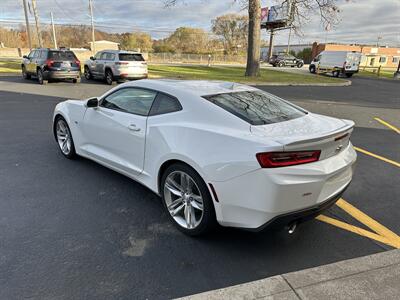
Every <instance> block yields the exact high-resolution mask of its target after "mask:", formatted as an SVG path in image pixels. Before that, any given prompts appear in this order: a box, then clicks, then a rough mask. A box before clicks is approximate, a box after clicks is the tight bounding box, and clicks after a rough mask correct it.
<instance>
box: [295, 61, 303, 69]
mask: <svg viewBox="0 0 400 300" xmlns="http://www.w3.org/2000/svg"><path fill="white" fill-rule="evenodd" d="M296 66H297V67H298V68H299V69H300V68H302V67H303V66H304V63H302V62H299V63H297V65H296Z"/></svg>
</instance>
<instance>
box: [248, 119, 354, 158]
mask: <svg viewBox="0 0 400 300" xmlns="http://www.w3.org/2000/svg"><path fill="white" fill-rule="evenodd" d="M353 127H354V122H353V121H350V120H341V119H336V118H331V117H327V116H322V115H318V114H312V113H308V114H307V115H305V116H303V117H300V118H296V119H292V120H289V121H284V122H279V123H273V124H266V125H251V126H250V131H251V132H252V133H253V134H255V135H258V136H262V137H265V138H268V139H272V140H273V141H275V142H277V143H280V144H282V146H283V149H284V151H305V150H320V151H321V155H320V160H322V159H326V158H329V157H332V156H334V155H336V154H338V153H339V152H340V151H341V150H342V149H344V148H346V146H347V145H348V144H349V141H350V135H351V132H352V131H353Z"/></svg>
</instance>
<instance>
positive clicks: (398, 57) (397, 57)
mask: <svg viewBox="0 0 400 300" xmlns="http://www.w3.org/2000/svg"><path fill="white" fill-rule="evenodd" d="M399 61H400V56H393V58H392V63H394V64H398V63H399Z"/></svg>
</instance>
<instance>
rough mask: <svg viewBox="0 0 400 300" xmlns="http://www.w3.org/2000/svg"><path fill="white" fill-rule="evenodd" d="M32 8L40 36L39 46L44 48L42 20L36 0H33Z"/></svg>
mask: <svg viewBox="0 0 400 300" xmlns="http://www.w3.org/2000/svg"><path fill="white" fill-rule="evenodd" d="M32 8H33V14H34V16H35V23H36V33H37V36H38V41H39V47H40V48H42V47H43V42H42V33H41V32H40V21H39V14H38V11H37V7H36V0H32Z"/></svg>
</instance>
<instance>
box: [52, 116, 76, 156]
mask: <svg viewBox="0 0 400 300" xmlns="http://www.w3.org/2000/svg"><path fill="white" fill-rule="evenodd" d="M54 134H55V137H56V139H57V144H58V147H59V149H60V151H61V153H62V155H64V156H65V157H66V158H69V159H72V158H75V157H76V152H75V145H74V140H73V139H72V134H71V130H70V129H69V126H68V124H67V121H65V119H64V118H63V117H58V118H57V119H56V121H55V123H54Z"/></svg>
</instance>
